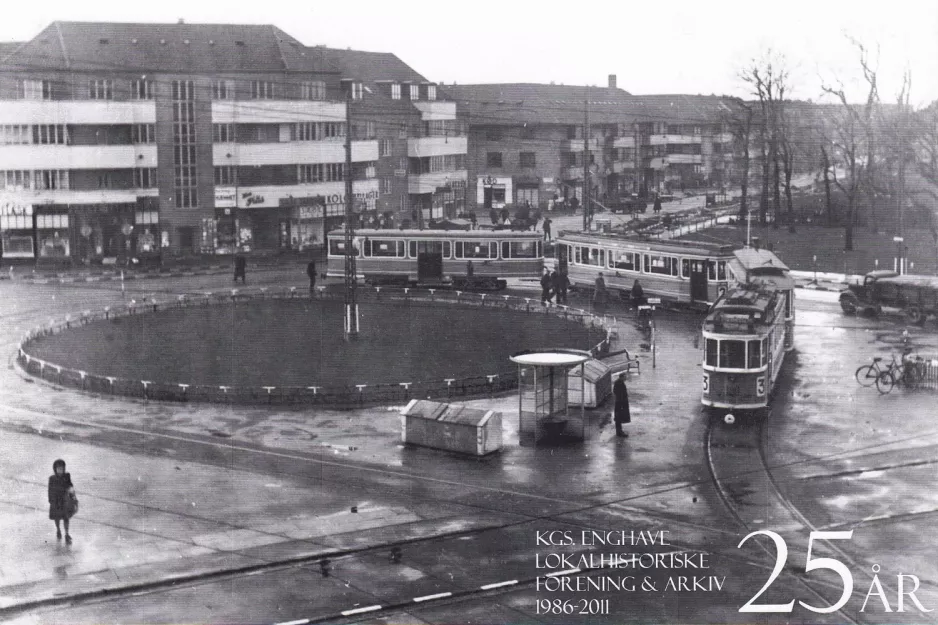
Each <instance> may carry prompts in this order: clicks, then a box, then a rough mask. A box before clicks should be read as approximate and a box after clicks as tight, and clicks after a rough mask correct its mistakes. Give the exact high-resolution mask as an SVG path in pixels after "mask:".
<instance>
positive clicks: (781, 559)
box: [736, 530, 853, 614]
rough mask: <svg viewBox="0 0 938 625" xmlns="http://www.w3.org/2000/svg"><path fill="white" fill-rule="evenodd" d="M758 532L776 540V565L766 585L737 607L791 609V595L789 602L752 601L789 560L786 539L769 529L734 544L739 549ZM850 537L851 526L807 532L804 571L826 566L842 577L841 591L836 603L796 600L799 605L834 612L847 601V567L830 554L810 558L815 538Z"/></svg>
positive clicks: (770, 610) (850, 590)
mask: <svg viewBox="0 0 938 625" xmlns="http://www.w3.org/2000/svg"><path fill="white" fill-rule="evenodd" d="M759 535H761V536H768V537H769V538H771V539H772V542H774V543H775V568H774V569H772V575H771V576H769V579H768V581H767V582H766V583H765V586H763V587H762V590H760V591H759V592H758V593H756V595H755V596H754V597H753V598H752V599H750V600H749V601H748V602H747V603H746V605H744V606H743V607H741V608H740V609H739V611H740V612H761V613H780V612H781V613H783V612H791V611H792V608H794V606H795V600H794V599H792V600H791V601H789V602H788V603H760V604H756V603H754V602H755V600H756V599H758V598H759V597H761V596H762V594H763V593H764V592H765V591H766V590H768V589H769V586H771V585H772V582H774V581H775V578H776V577H778V575H779V573H781V572H782V569H783V568H785V563H786V562H787V561H788V545H787V544H786V543H785V539H784V538H782V537H781V536H779V535H778V534H776V533H775V532H773V531H771V530H757V531H755V532H752V533H750V534H749V535H748V536H746V537H745V538H743V539H742V540H741V541H740V543H739V544H738V545H736V548H737V549H739V548H740V547H742V546H743V543H745V542H746V541H747V540H749V539H750V538H752V537H753V536H759ZM852 538H853V530H850V531H846V532H811V534H810V536H808V556H807V559H806V561H805V565H804V570H805V573H810V572H811V571H814V570H817V569H829V570H831V571H834V572H835V573H837V574H838V575H839V576H840V578H841V580H842V581H843V592H842V593H841V595H840V599H839V600H838V601H837V603H835V604H834V605H831V606H827V607H824V608H816V607H814V606H812V605H808V604H807V603H805V602H804V601H798V605H800V606H801V607H803V608H805V609H806V610H810V611H812V612H815V613H817V614H830V613H831V612H836V611H837V610H839V609H840V608H842V607H844V605H846V604H847V601H848V600H849V599H850V596H851V594H853V575H852V574H851V573H850V570H849V569H848V568H847V566H846V565H845V564H844V563H843V562H841V561H840V560H835V559H833V558H813V559H812V558H811V549H812V547H813V546H814V541H815V540H850V539H852Z"/></svg>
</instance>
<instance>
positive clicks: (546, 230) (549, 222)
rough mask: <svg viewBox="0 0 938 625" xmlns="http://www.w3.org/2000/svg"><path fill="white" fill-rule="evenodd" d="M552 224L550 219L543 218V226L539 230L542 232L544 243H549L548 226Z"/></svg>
mask: <svg viewBox="0 0 938 625" xmlns="http://www.w3.org/2000/svg"><path fill="white" fill-rule="evenodd" d="M552 223H553V222H552V221H551V219H550V217H545V218H544V225H543V226H541V229H542V230H543V231H544V240H545V241H550V225H551V224H552Z"/></svg>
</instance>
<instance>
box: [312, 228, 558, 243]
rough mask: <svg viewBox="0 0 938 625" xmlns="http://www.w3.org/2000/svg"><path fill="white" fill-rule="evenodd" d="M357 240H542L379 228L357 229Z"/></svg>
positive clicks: (499, 233)
mask: <svg viewBox="0 0 938 625" xmlns="http://www.w3.org/2000/svg"><path fill="white" fill-rule="evenodd" d="M344 234H345V231H344V230H343V229H341V228H339V229H336V230H332V231H330V232H329V236H342V235H344ZM353 236H355V237H357V238H362V237H373V238H376V239H460V240H466V239H493V240H494V239H538V240H540V239H542V238H543V236H544V235H543V234H542V233H540V232H530V231H527V232H524V231H518V230H416V229H408V230H392V229H387V228H386V229H377V228H357V229H355V230H354V231H353Z"/></svg>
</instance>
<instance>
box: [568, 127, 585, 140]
mask: <svg viewBox="0 0 938 625" xmlns="http://www.w3.org/2000/svg"><path fill="white" fill-rule="evenodd" d="M582 137H583V132H582V128H581V127H580V126H567V139H580V138H582Z"/></svg>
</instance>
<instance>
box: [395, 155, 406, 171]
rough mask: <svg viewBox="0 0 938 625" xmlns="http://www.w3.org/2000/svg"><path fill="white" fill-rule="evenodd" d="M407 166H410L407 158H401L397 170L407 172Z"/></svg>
mask: <svg viewBox="0 0 938 625" xmlns="http://www.w3.org/2000/svg"><path fill="white" fill-rule="evenodd" d="M407 165H408V163H407V157H406V156H402V157H400V158H399V159H398V161H397V168H398V169H401V170H403V171H407Z"/></svg>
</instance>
